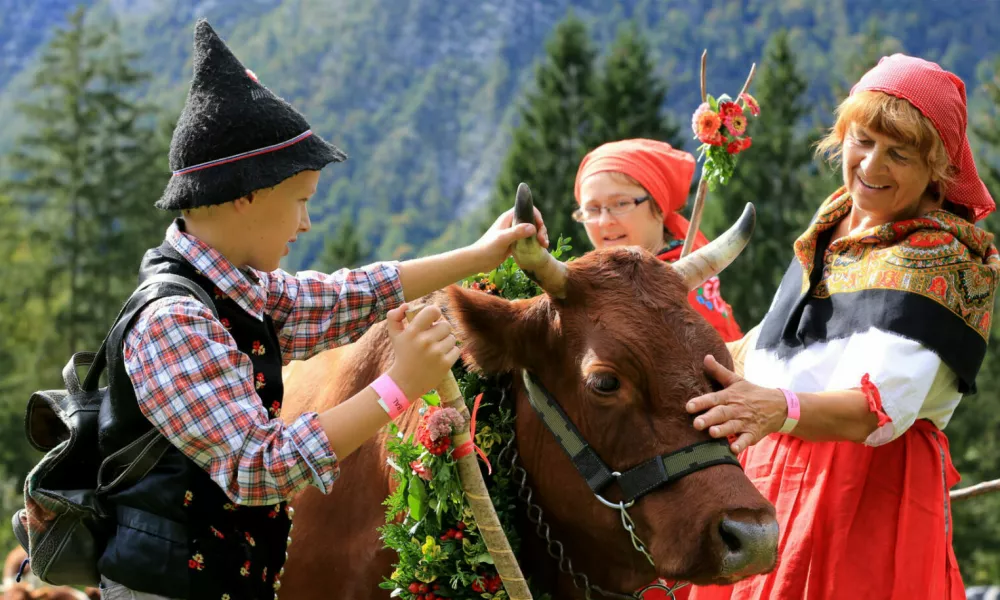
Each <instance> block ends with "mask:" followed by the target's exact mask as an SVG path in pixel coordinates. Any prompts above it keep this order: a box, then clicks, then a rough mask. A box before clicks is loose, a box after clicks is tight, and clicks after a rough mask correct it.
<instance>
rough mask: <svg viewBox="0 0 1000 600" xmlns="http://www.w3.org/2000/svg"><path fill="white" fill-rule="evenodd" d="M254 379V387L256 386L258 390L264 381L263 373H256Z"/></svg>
mask: <svg viewBox="0 0 1000 600" xmlns="http://www.w3.org/2000/svg"><path fill="white" fill-rule="evenodd" d="M254 379H256V387H257V389H258V390H259V389H260V388H262V387H264V385H265V381H264V374H263V373H257V376H256V377H255V378H254Z"/></svg>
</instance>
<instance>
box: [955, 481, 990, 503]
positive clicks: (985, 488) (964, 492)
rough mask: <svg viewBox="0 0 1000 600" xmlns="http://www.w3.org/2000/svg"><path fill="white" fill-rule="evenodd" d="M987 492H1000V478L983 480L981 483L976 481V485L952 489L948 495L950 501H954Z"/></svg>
mask: <svg viewBox="0 0 1000 600" xmlns="http://www.w3.org/2000/svg"><path fill="white" fill-rule="evenodd" d="M989 492H1000V479H994V480H993V481H984V482H982V483H977V484H976V485H970V486H969V487H966V488H961V489H957V490H952V491H951V494H950V496H951V501H952V502H954V501H956V500H965V499H966V498H972V497H973V496H980V495H982V494H987V493H989Z"/></svg>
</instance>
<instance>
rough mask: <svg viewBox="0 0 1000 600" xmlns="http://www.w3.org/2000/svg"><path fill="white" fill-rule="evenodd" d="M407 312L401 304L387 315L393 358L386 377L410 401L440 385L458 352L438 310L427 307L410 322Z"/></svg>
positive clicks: (405, 307)
mask: <svg viewBox="0 0 1000 600" xmlns="http://www.w3.org/2000/svg"><path fill="white" fill-rule="evenodd" d="M407 309H408V306H407V305H406V304H403V305H402V306H400V307H399V308H394V309H392V310H390V311H389V312H388V313H387V314H386V323H387V326H388V329H389V341H391V342H392V349H393V352H394V355H395V360H394V362H393V364H392V366H391V367H390V368H389V377H392V380H393V381H395V382H396V385H398V386H399V388H400V390H402V392H403V393H404V394H406V397H407V398H408V399H409V400H410V401H411V402H413V401H416V399H417V398H419V397H420V396H422V395H424V394H426V393H427V392H428V391H430V390H431V389H433V388H435V387H437V386H438V384H440V383H441V380H442V379H444V377H445V375H447V374H448V371H449V370H450V369H451V367H452V365H454V364H455V361H457V360H458V357H459V355H460V353H461V351H460V350H459V348H458V346H457V345H456V344H455V336H454V334H452V332H451V324H449V323H448V321H447V320H445V319H444V318H442V316H441V309H440V308H438V307H437V306H435V305H433V304H431V305H429V306H426V307H425V308H423V309H422V310H421V311H420V312H419V313H418V314H417V316H416V317H414V318H413V320H412V321H410V322H407V321H406V311H407Z"/></svg>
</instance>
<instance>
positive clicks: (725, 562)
mask: <svg viewBox="0 0 1000 600" xmlns="http://www.w3.org/2000/svg"><path fill="white" fill-rule="evenodd" d="M719 538H720V539H721V541H722V543H723V545H724V549H723V553H724V556H723V558H722V574H723V575H727V576H730V575H736V574H744V575H747V574H755V573H761V572H765V571H768V570H770V569H771V568H772V567H773V566H774V562H775V560H776V558H777V549H778V523H777V522H776V521H775V520H774V518H773V517H764V518H761V517H760V516H758V515H752V514H742V512H741V511H737V512H736V513H734V514H730V515H727V516H726V517H724V518H723V519H722V520H721V521H719Z"/></svg>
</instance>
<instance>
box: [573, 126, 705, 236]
mask: <svg viewBox="0 0 1000 600" xmlns="http://www.w3.org/2000/svg"><path fill="white" fill-rule="evenodd" d="M694 170H695V160H694V156H692V155H691V154H689V153H687V152H684V151H682V150H677V149H676V148H674V147H672V146H671V145H670V144H668V143H666V142H659V141H656V140H647V139H631V140H620V141H617V142H608V143H607V144H604V145H601V146H598V147H597V148H595V149H594V150H592V151H591V152H590V153H589V154H587V156H585V157H583V161H581V162H580V168H579V169H578V170H577V172H576V184H575V185H574V190H573V193H574V195H575V196H576V202H577V204H580V185H581V183H583V180H584V179H586V178H587V177H590V176H591V175H593V174H595V173H602V172H605V171H614V172H617V173H624V174H625V175H628V176H629V177H631V178H632V179H635V180H636V181H638V182H639V185H641V186H642V187H643V188H645V189H646V191H647V192H649V195H650V196H652V198H653V200H654V201H656V204H657V206H659V207H660V211H661V212H662V213H663V225H664V226H665V227H666V228H667V231H669V232H670V234H671V235H673V236H674V238H676V239H678V240H683V239H684V237H685V236H686V235H687V229H688V220H687V219H685V218H684V217H682V216H681V215H680V214H679V213H678V212H677V211H679V210H680V209H682V208H684V205H685V204H687V197H688V191H689V190H690V189H691V180H692V179H693V178H694ZM706 243H708V241H707V240H706V239H705V236H703V235H702V234H701V232H698V236H697V238H696V239H695V247H696V248H698V247H701V246H703V245H705V244H706Z"/></svg>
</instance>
